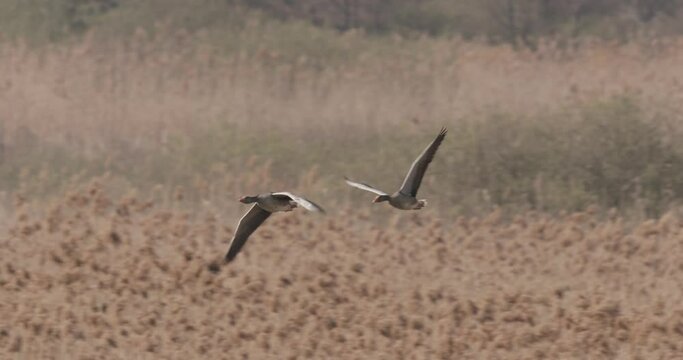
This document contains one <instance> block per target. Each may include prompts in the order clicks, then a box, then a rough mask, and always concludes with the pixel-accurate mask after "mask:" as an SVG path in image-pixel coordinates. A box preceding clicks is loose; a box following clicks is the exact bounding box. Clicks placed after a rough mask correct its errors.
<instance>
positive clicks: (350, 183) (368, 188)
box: [344, 177, 389, 195]
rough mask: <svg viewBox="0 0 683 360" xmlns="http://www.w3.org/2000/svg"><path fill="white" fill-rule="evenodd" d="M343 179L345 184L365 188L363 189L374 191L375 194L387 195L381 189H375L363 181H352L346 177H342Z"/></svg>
mask: <svg viewBox="0 0 683 360" xmlns="http://www.w3.org/2000/svg"><path fill="white" fill-rule="evenodd" d="M344 181H346V183H347V184H349V185H351V186H353V187H355V188H358V189H361V190H365V191H369V192H371V193H375V194H377V195H389V194H387V193H385V192H384V191H382V190H379V189H376V188H374V187H372V186H370V185H368V184H363V183H359V182H355V181H352V180H351V179H349V178H347V177H345V178H344Z"/></svg>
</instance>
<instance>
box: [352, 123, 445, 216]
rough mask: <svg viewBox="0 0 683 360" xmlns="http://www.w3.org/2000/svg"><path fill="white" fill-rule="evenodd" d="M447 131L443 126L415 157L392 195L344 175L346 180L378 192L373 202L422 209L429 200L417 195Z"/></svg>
mask: <svg viewBox="0 0 683 360" xmlns="http://www.w3.org/2000/svg"><path fill="white" fill-rule="evenodd" d="M446 132H447V130H446V128H445V127H444V128H441V131H440V132H439V135H437V136H436V138H435V139H434V140H433V141H432V142H431V143H430V144H429V146H427V148H426V149H424V151H422V154H420V156H418V157H417V159H415V161H414V162H413V165H412V166H411V167H410V170H409V171H408V174H407V175H406V177H405V179H404V180H403V184H402V185H401V188H400V189H399V190H398V191H397V192H395V193H393V194H391V195H389V194H387V193H385V192H384V191H382V190H379V189H377V188H375V187H373V186H370V185H368V184H365V183H362V182H357V181H353V180H351V179H349V178H347V177H344V180H345V181H346V183H347V184H349V185H351V186H353V187H355V188H358V189H361V190H365V191H369V192H371V193H375V194H377V197H375V199H374V200H373V201H372V202H373V203H379V202H383V201H388V202H389V204H390V205H391V206H393V207H395V208H397V209H401V210H419V209H422V208H423V207H424V206H425V205H427V200H424V199H420V200H418V199H416V198H415V196H417V190H418V189H419V188H420V183H421V182H422V178H423V177H424V175H425V172H426V171H427V166H429V163H431V162H432V159H434V154H436V150H437V149H438V148H439V145H441V142H442V141H443V139H444V138H445V137H446Z"/></svg>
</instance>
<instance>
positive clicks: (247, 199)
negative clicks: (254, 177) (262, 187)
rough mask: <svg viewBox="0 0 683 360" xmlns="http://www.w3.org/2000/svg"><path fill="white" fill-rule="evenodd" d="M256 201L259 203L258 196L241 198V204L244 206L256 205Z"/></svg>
mask: <svg viewBox="0 0 683 360" xmlns="http://www.w3.org/2000/svg"><path fill="white" fill-rule="evenodd" d="M256 201H258V196H242V197H241V198H240V202H241V203H242V204H251V203H255V202H256Z"/></svg>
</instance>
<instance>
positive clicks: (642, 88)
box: [0, 0, 683, 217]
mask: <svg viewBox="0 0 683 360" xmlns="http://www.w3.org/2000/svg"><path fill="white" fill-rule="evenodd" d="M0 6H1V7H2V8H1V9H0V17H2V18H1V19H0V34H2V36H3V39H4V40H3V42H2V43H1V44H0V70H1V71H2V81H0V95H1V96H0V121H1V124H2V154H1V156H2V161H1V163H0V178H1V179H2V182H1V184H2V185H1V186H2V188H3V189H4V191H5V193H6V194H12V193H16V192H19V193H21V194H23V195H24V196H29V197H33V198H44V197H45V196H48V197H49V196H52V195H53V194H56V193H59V192H61V191H62V190H63V189H65V188H67V187H68V186H71V185H72V184H74V183H78V182H80V181H84V180H85V179H88V178H90V177H92V176H99V175H102V174H106V175H107V176H108V177H111V178H113V179H116V181H117V182H118V183H119V184H120V186H119V188H120V189H121V191H122V192H123V191H124V189H127V188H129V187H134V188H137V189H140V190H145V189H151V188H154V187H155V186H158V185H163V186H165V188H168V189H173V188H176V187H182V188H183V189H184V190H185V193H186V196H187V197H189V198H191V199H194V200H197V201H196V202H194V203H195V204H205V205H206V204H212V205H211V206H225V205H224V204H223V201H233V200H234V198H235V197H237V196H238V195H239V194H242V193H244V192H259V191H263V190H265V189H279V188H285V187H287V188H293V189H295V190H303V189H305V190H306V192H307V193H310V194H311V196H312V197H314V198H318V199H319V200H320V201H321V202H323V203H328V204H343V203H345V202H346V201H349V200H353V201H354V202H355V201H362V200H367V199H366V197H367V196H363V195H364V194H359V193H357V192H355V191H354V190H351V189H348V188H345V187H344V185H343V183H342V182H341V178H342V176H344V175H347V176H350V177H353V178H358V179H362V180H366V181H368V182H370V183H373V184H375V185H377V186H380V187H383V188H386V189H392V188H395V187H396V186H397V185H398V184H399V183H400V181H401V179H402V177H403V175H404V172H405V171H406V169H407V167H408V166H409V164H410V162H411V161H412V159H413V158H414V157H415V156H416V154H417V153H419V151H420V150H421V148H422V147H423V146H425V144H426V143H427V142H428V141H429V140H430V139H431V138H432V136H434V133H435V132H436V131H437V130H438V128H439V127H440V126H442V125H445V126H448V127H449V129H450V133H449V136H448V141H446V143H445V144H444V146H443V149H442V151H441V152H440V153H439V156H438V157H437V160H436V162H435V163H434V165H433V168H432V169H430V172H429V175H428V177H427V179H426V183H425V186H424V190H423V191H422V195H423V196H425V197H427V198H431V199H433V200H432V202H431V203H432V204H435V206H437V207H439V208H441V209H442V210H443V211H444V213H445V214H463V213H470V214H471V213H481V212H487V211H489V210H491V209H493V208H495V207H498V206H503V207H508V208H511V209H514V210H516V211H517V210H529V209H534V210H541V211H553V212H555V211H560V210H577V209H582V208H585V207H586V206H589V205H598V206H599V207H601V208H604V209H609V208H612V207H616V208H619V209H620V210H621V211H623V212H628V213H631V214H632V215H633V216H639V217H642V216H653V215H658V214H661V213H662V212H663V211H666V210H668V209H671V208H673V207H675V206H676V205H677V204H678V202H679V199H680V198H681V196H682V195H683V188H682V187H681V185H682V184H681V181H680V180H679V179H680V178H681V177H680V174H682V173H683V162H681V156H682V151H683V148H682V147H681V145H680V144H681V141H680V140H681V139H680V136H681V125H680V121H681V118H680V113H681V112H680V110H681V109H680V107H681V106H680V104H681V99H680V93H681V92H680V90H681V81H683V79H681V75H680V74H681V65H680V64H681V62H680V61H679V59H680V56H681V52H682V51H683V44H681V41H680V40H679V38H678V37H677V36H676V35H677V32H676V31H677V29H676V26H674V24H675V23H676V21H675V20H676V19H678V8H679V4H678V2H677V1H674V0H667V1H598V2H595V1H592V2H582V1H574V2H554V1H522V2H519V1H515V2H513V1H493V0H491V1H483V2H481V1H477V2H474V1H472V2H470V1H466V0H464V1H452V2H451V1H413V0H404V1H399V0H394V1H391V0H385V1H379V0H377V1H367V2H360V1H354V0H340V1H331V0H330V1H322V0H319V1H314V0H311V1H301V2H284V1H274V0H273V1H268V0H263V1H256V2H251V1H250V2H240V1H218V0H194V1H155V0H150V1H135V0H89V1H87V0H60V1H44V0H31V1H14V0H5V1H3V2H2V3H1V4H0ZM506 21H508V22H513V23H506ZM626 24H630V25H628V26H627V25H626ZM608 29H611V30H609V31H608ZM612 30H614V31H612ZM627 30H628V31H627ZM617 35H618V36H617ZM614 40H618V41H616V42H615V41H614ZM569 45H570V46H569ZM253 179H255V180H253ZM168 196H170V195H168Z"/></svg>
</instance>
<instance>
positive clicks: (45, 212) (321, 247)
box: [0, 182, 683, 359]
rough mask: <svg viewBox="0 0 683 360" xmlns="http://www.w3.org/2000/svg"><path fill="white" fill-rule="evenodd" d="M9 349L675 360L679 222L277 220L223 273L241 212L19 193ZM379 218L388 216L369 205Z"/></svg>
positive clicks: (366, 212) (7, 313) (8, 293)
mask: <svg viewBox="0 0 683 360" xmlns="http://www.w3.org/2000/svg"><path fill="white" fill-rule="evenodd" d="M16 201H17V204H16V206H17V207H16V209H17V210H16V215H15V216H14V219H13V220H12V221H11V223H10V224H9V227H8V229H7V234H8V235H7V236H6V237H4V238H3V239H2V243H1V245H2V246H1V247H0V288H1V289H2V291H0V318H2V319H3V320H2V322H0V354H2V358H5V359H181V358H185V359H198V358H211V359H220V358H224V359H296V358H314V359H323V358H333V359H401V358H405V359H456V358H457V359H463V358H465V359H544V358H545V359H586V358H590V359H603V358H604V359H674V358H680V357H681V356H683V345H682V344H683V302H681V299H682V298H683V297H682V295H683V293H682V291H683V290H682V288H681V286H680V284H681V283H682V282H683V267H682V266H681V261H680V259H681V257H683V252H682V250H681V249H683V247H682V246H683V222H682V221H681V220H680V218H679V217H677V216H675V215H673V214H668V215H666V216H664V217H663V218H661V219H659V220H649V221H646V222H643V223H641V224H636V225H634V226H628V224H627V223H625V221H624V220H623V219H621V218H618V217H617V216H615V215H614V214H612V215H611V216H607V217H606V218H604V219H599V217H598V216H597V215H596V214H595V213H594V212H593V211H592V210H588V211H586V212H582V213H573V214H569V215H559V216H557V217H550V216H547V215H542V214H539V213H528V214H526V215H519V216H515V217H514V218H513V219H511V220H509V221H508V220H505V219H504V217H503V214H501V213H500V212H493V213H491V214H490V215H488V216H486V217H483V218H476V217H474V218H457V219H454V218H443V217H442V216H439V215H438V214H436V213H435V212H434V210H426V211H422V212H419V213H409V212H401V213H398V212H391V211H389V210H386V211H385V210H380V209H377V208H374V209H373V208H371V205H370V204H369V203H367V202H364V203H362V204H359V205H358V207H359V209H357V210H354V211H348V210H344V211H333V214H331V215H330V216H328V217H318V216H308V215H302V214H301V213H297V212H295V213H291V214H284V215H283V214H278V215H277V216H274V217H273V218H271V219H270V220H269V221H268V222H267V223H266V225H264V227H263V228H261V229H259V231H257V233H256V234H255V235H254V236H253V238H252V239H250V241H249V242H248V244H247V246H246V247H245V249H244V251H243V253H241V254H240V256H239V257H238V258H237V260H236V261H235V262H233V263H232V264H230V265H229V266H224V267H218V266H216V265H215V264H217V263H218V262H216V261H217V260H220V259H221V257H222V256H223V254H224V252H225V251H226V246H227V242H228V240H229V237H230V234H231V232H232V230H233V224H234V223H235V218H234V217H233V216H232V215H230V216H226V214H225V213H215V212H210V211H196V210H195V211H185V210H183V205H182V202H183V200H182V199H181V196H180V194H178V200H175V201H172V202H168V203H166V204H154V203H152V202H150V201H148V200H147V198H145V197H130V196H129V197H125V198H122V199H110V198H109V197H108V195H107V194H106V192H105V191H104V190H103V187H102V186H101V185H99V184H98V183H97V182H95V183H93V184H91V185H90V186H89V187H88V188H84V189H80V190H77V191H73V192H70V193H69V194H68V195H66V196H65V197H64V198H63V199H61V200H58V201H55V202H53V203H51V204H49V206H41V207H33V206H31V205H30V204H29V203H27V202H25V200H24V199H21V198H18V199H16ZM376 212H380V213H381V214H382V215H383V216H386V218H387V219H386V221H384V222H383V223H382V224H381V225H379V224H378V223H377V222H373V221H369V220H371V219H370V213H376Z"/></svg>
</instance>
